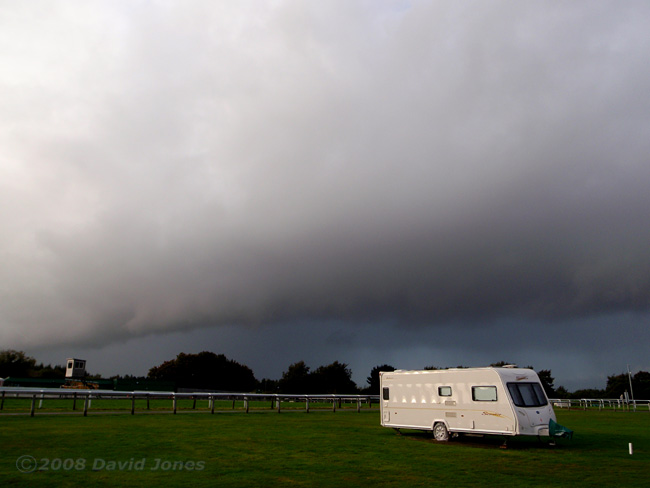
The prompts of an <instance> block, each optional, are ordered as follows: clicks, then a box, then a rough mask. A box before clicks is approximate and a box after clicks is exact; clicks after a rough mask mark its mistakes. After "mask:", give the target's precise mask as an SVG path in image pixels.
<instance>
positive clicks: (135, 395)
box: [0, 387, 379, 416]
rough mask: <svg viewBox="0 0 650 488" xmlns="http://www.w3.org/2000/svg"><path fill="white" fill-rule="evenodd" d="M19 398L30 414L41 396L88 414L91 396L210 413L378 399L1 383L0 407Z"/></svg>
mask: <svg viewBox="0 0 650 488" xmlns="http://www.w3.org/2000/svg"><path fill="white" fill-rule="evenodd" d="M11 398H22V399H31V408H30V415H31V416H34V413H35V411H36V408H37V403H38V408H41V407H42V406H43V401H44V400H72V402H73V403H72V409H73V410H76V408H77V401H80V402H83V415H84V416H86V415H87V414H88V410H89V409H90V408H91V406H92V401H93V400H94V399H102V400H124V401H130V402H131V415H134V414H135V411H136V409H135V404H136V403H135V402H136V400H146V404H147V406H146V409H147V410H149V408H150V401H151V400H169V401H170V402H171V409H172V412H173V413H176V412H177V410H178V401H179V400H193V406H192V409H196V402H197V400H203V401H207V402H208V408H209V409H210V413H214V410H215V401H218V400H230V401H232V402H233V404H232V408H233V409H234V408H235V402H237V401H239V402H243V410H244V411H245V412H246V413H248V412H249V410H250V403H251V402H253V401H255V402H263V401H269V402H270V408H271V409H275V410H277V412H278V413H280V412H281V411H282V402H285V403H286V402H291V403H293V404H295V403H296V402H300V403H304V409H305V411H306V412H309V410H310V404H312V403H320V404H322V403H331V404H332V407H331V409H332V411H334V412H335V411H336V409H337V407H338V408H342V406H343V404H344V403H353V404H356V410H357V412H360V411H361V408H362V404H366V405H367V407H368V408H371V407H372V404H373V403H379V395H337V394H326V395H290V394H271V393H214V392H184V393H174V392H167V391H129V392H127V391H113V390H80V389H79V390H77V389H63V388H62V389H59V388H21V387H0V410H3V409H4V403H5V399H11Z"/></svg>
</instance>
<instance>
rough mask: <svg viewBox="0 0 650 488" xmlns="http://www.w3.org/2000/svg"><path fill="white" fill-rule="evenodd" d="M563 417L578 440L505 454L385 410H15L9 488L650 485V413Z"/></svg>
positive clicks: (7, 426)
mask: <svg viewBox="0 0 650 488" xmlns="http://www.w3.org/2000/svg"><path fill="white" fill-rule="evenodd" d="M557 415H558V421H559V422H560V423H561V424H563V425H566V426H567V427H569V428H571V429H574V430H575V435H574V439H573V440H571V441H568V440H560V441H559V442H558V445H557V446H555V447H553V448H552V447H549V446H548V445H547V444H545V443H539V442H538V441H537V439H528V438H521V439H511V440H509V441H508V448H507V449H502V448H500V445H501V442H502V439H499V438H469V437H467V438H463V439H461V440H458V441H451V442H448V443H437V442H435V441H433V440H432V439H431V436H430V435H429V434H426V433H420V432H415V431H408V432H404V433H403V435H396V434H395V433H394V432H393V431H392V430H390V429H385V428H383V427H381V426H380V425H379V414H378V411H377V410H372V411H371V410H365V411H362V412H361V413H356V412H355V411H354V410H348V411H337V412H336V413H333V412H331V411H313V412H311V413H309V414H306V413H304V412H302V411H287V412H286V413H284V414H277V413H275V412H273V411H270V409H268V406H267V410H266V411H265V410H257V411H255V412H251V413H250V414H248V415H247V414H244V413H243V412H241V411H237V412H228V413H219V414H215V415H210V414H209V413H205V410H204V412H203V413H192V412H188V411H185V412H183V413H179V414H178V415H172V414H170V413H161V414H154V415H137V414H136V415H134V416H131V415H129V414H128V412H125V413H122V414H119V413H118V414H114V415H103V414H100V415H89V416H88V417H83V416H82V415H80V414H76V415H57V414H54V415H44V414H41V415H38V414H37V415H36V416H35V417H33V418H32V417H29V416H28V415H6V414H5V415H0V426H1V429H0V445H1V446H2V450H1V454H0V486H21V487H22V486H39V487H47V486H57V487H58V486H82V485H89V486H114V485H118V484H119V485H124V486H156V485H163V484H164V485H165V486H182V485H188V484H191V485H194V486H220V487H221V486H226V487H227V486H237V487H247V486H328V487H330V486H353V485H360V486H373V487H374V486H395V485H398V484H399V485H401V486H436V485H440V486H442V485H445V484H446V485H452V484H453V486H456V487H459V486H460V487H462V486H476V485H481V486H506V487H507V486H527V487H530V486H544V487H547V486H572V487H576V486H601V485H602V486H622V485H625V486H648V482H649V481H650V475H649V471H648V466H650V464H649V461H650V429H649V428H648V427H649V426H650V413H648V412H636V413H627V412H616V413H614V412H598V411H587V412H583V411H570V412H567V411H561V410H559V411H557ZM630 442H632V443H633V446H634V454H633V455H630V454H629V452H628V443H630ZM21 456H31V457H22V458H21ZM34 463H35V464H34ZM18 467H20V468H21V469H23V470H24V471H30V470H32V469H33V468H34V467H36V468H37V469H36V471H35V472H30V473H23V472H21V471H20V470H19V469H18ZM42 468H48V469H47V470H44V469H42ZM111 468H112V469H111Z"/></svg>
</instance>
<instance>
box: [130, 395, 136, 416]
mask: <svg viewBox="0 0 650 488" xmlns="http://www.w3.org/2000/svg"><path fill="white" fill-rule="evenodd" d="M131 415H135V395H131Z"/></svg>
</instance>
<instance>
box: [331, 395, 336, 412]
mask: <svg viewBox="0 0 650 488" xmlns="http://www.w3.org/2000/svg"><path fill="white" fill-rule="evenodd" d="M332 412H336V398H333V399H332Z"/></svg>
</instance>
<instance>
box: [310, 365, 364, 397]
mask: <svg viewBox="0 0 650 488" xmlns="http://www.w3.org/2000/svg"><path fill="white" fill-rule="evenodd" d="M310 379H311V380H312V381H311V382H310V383H311V386H312V388H313V390H312V392H311V393H357V391H358V388H357V385H356V384H355V383H354V381H352V371H351V370H350V369H349V368H348V365H347V364H344V363H339V362H338V361H334V362H333V363H332V364H329V365H327V366H320V367H319V368H318V369H316V371H314V372H313V373H312V374H311V375H310Z"/></svg>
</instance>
